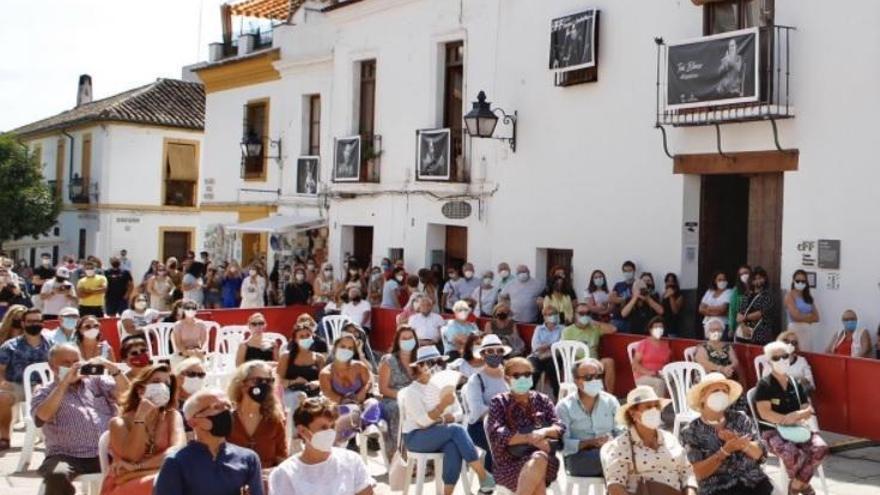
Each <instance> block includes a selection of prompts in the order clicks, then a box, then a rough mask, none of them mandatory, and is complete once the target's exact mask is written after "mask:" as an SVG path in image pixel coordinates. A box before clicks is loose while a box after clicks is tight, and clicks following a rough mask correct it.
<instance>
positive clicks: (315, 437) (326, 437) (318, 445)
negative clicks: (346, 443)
mask: <svg viewBox="0 0 880 495" xmlns="http://www.w3.org/2000/svg"><path fill="white" fill-rule="evenodd" d="M335 443H336V430H333V429H330V430H321V431H319V432H318V433H312V438H311V439H309V445H311V446H312V448H313V449H315V450H317V451H319V452H325V453H326V452H330V451H331V450H333V444H335Z"/></svg>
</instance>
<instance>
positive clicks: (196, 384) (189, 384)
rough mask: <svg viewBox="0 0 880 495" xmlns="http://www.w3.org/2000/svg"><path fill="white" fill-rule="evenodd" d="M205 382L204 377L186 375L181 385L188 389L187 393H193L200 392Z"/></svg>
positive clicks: (185, 389)
mask: <svg viewBox="0 0 880 495" xmlns="http://www.w3.org/2000/svg"><path fill="white" fill-rule="evenodd" d="M204 384H205V379H204V378H196V377H193V376H185V377H184V378H183V384H182V385H181V388H183V390H184V391H186V393H188V394H189V395H192V394H194V393H196V392H198V391H199V390H201V389H202V386H204Z"/></svg>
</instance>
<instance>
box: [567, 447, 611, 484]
mask: <svg viewBox="0 0 880 495" xmlns="http://www.w3.org/2000/svg"><path fill="white" fill-rule="evenodd" d="M564 459H565V470H566V471H567V472H568V474H569V476H577V477H584V478H591V477H594V476H602V462H601V460H600V456H599V449H598V448H593V449H587V450H581V451H579V452H577V453H576V454H572V455H569V456H565V458H564Z"/></svg>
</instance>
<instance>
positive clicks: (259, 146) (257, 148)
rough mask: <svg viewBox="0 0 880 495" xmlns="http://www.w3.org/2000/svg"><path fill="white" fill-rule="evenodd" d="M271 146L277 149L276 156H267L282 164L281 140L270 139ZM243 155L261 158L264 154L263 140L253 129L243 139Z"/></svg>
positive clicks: (279, 164)
mask: <svg viewBox="0 0 880 495" xmlns="http://www.w3.org/2000/svg"><path fill="white" fill-rule="evenodd" d="M268 142H269V148H270V149H275V150H277V154H276V155H275V156H272V155H267V156H266V158H271V159H273V160H275V161H276V162H278V166H279V167H280V166H281V140H280V139H279V140H277V141H273V140H271V139H269V140H268ZM241 156H242V157H244V158H259V157H261V156H263V141H262V140H261V139H260V138H259V136H257V133H256V132H254V131H251V132H249V133H248V135H247V137H245V138H244V139H243V140H242V141H241Z"/></svg>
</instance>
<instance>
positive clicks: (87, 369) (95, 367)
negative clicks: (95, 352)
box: [79, 364, 104, 375]
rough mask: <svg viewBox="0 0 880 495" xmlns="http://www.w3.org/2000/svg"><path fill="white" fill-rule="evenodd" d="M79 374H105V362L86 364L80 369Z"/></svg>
mask: <svg viewBox="0 0 880 495" xmlns="http://www.w3.org/2000/svg"><path fill="white" fill-rule="evenodd" d="M79 374H81V375H103V374H104V365H103V364H84V365H83V366H82V367H81V368H80V369H79Z"/></svg>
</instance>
